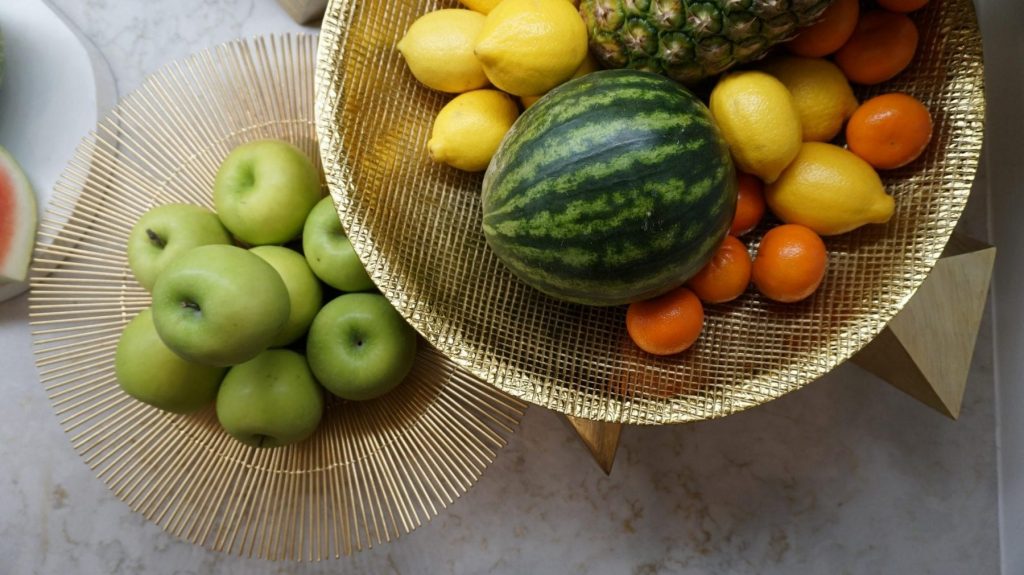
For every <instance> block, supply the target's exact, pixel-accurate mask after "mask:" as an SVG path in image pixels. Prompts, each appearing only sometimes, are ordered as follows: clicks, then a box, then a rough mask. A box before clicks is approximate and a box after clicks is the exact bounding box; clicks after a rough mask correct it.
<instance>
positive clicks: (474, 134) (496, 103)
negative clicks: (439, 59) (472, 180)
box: [427, 90, 519, 172]
mask: <svg viewBox="0 0 1024 575" xmlns="http://www.w3.org/2000/svg"><path fill="white" fill-rule="evenodd" d="M518 115H519V107H518V106H516V102H515V100H513V99H512V98H511V96H509V95H508V94H505V93H504V92H499V91H498V90H473V91H472V92H466V93H465V94H460V95H458V96H456V97H455V99H453V100H452V101H451V102H448V104H447V105H445V107H443V108H441V111H440V112H438V114H437V118H436V119H435V120H434V129H433V132H432V133H431V135H430V141H429V142H427V151H428V152H429V153H430V157H431V158H433V159H434V160H435V161H437V162H444V163H446V164H448V165H449V166H452V167H455V168H458V169H460V170H466V171H467V172H479V171H481V170H484V169H486V168H487V164H488V163H490V161H491V156H493V155H494V152H496V151H497V150H498V144H500V143H501V139H502V138H504V137H505V133H506V132H508V130H509V128H511V127H512V124H513V122H515V121H516V117H517V116H518Z"/></svg>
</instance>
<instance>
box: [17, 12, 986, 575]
mask: <svg viewBox="0 0 1024 575" xmlns="http://www.w3.org/2000/svg"><path fill="white" fill-rule="evenodd" d="M4 1H10V0H4ZM14 1H25V0H14ZM53 4H54V5H56V6H57V7H58V8H59V9H60V10H61V11H63V12H64V13H65V15H66V16H67V17H68V18H69V19H70V20H71V21H72V22H73V23H74V24H75V25H77V26H78V27H79V28H80V29H81V30H82V31H83V32H84V34H85V36H86V37H88V38H89V39H90V40H91V41H92V42H93V43H94V44H95V45H96V47H98V49H99V51H100V52H101V53H102V54H103V55H104V57H105V58H106V59H107V60H108V62H109V64H110V67H111V69H112V71H113V74H114V77H115V79H116V82H117V91H118V93H119V94H120V95H122V96H123V95H125V94H128V93H129V92H131V91H132V90H133V89H135V88H136V87H138V86H139V84H140V83H141V82H142V81H143V79H144V78H145V77H146V76H147V75H148V74H150V73H152V72H153V71H155V70H157V69H158V68H159V67H160V66H161V65H163V64H166V63H169V62H171V61H174V60H177V59H180V58H182V57H184V56H187V55H188V54H191V53H193V52H195V51H197V50H199V49H201V48H204V47H208V46H211V45H214V44H217V43H220V42H224V41H227V40H230V39H233V38H236V37H239V36H248V35H253V34H258V33H265V32H283V31H301V30H307V31H314V30H312V29H303V28H301V27H299V26H296V25H295V24H293V23H291V21H290V20H288V18H287V16H286V15H285V14H284V13H283V11H281V9H280V8H278V6H277V5H276V3H275V2H274V1H273V0H149V1H146V2H134V1H131V0H53ZM985 183H986V182H985V176H984V173H982V174H981V175H980V177H979V182H978V186H976V189H977V190H978V193H976V194H975V195H974V197H973V198H972V201H971V203H970V205H969V208H968V215H967V217H966V218H965V222H964V223H965V228H966V231H968V232H969V233H972V234H973V235H975V236H979V237H985V236H986V235H987V233H986V227H985V222H986V210H987V206H986V196H985V194H984V193H983V190H985ZM26 317H27V301H26V298H25V297H24V296H23V297H20V298H17V299H15V300H12V301H10V302H7V303H5V304H0V325H4V324H10V322H24V321H26V320H25V318H26ZM0 366H3V370H2V374H0V382H2V383H3V385H4V387H5V388H6V389H5V392H4V393H5V396H4V397H5V401H3V402H0V490H2V493H3V495H2V496H0V573H2V574H11V575H20V574H29V573H33V574H34V573H39V574H50V573H82V574H94V573H95V574H101V573H103V574H121V573H125V574H129V573H130V574H141V573H181V574H186V573H196V574H213V573H217V574H222V573H223V574H231V573H245V574H256V573H293V572H313V573H319V572H324V573H326V572H338V571H348V572H357V573H364V572H365V573H405V574H414V573H431V574H441V573H483V572H487V573H564V572H569V573H594V574H601V573H612V574H620V573H634V574H653V573H684V574H698V573H699V574H708V573H711V574H731V573H763V574H786V575H794V574H805V573H806V574H817V573H836V574H840V573H843V574H846V573H850V574H860V573H865V574H867V573H870V574H877V573H900V574H907V575H910V574H925V573H932V574H950V575H954V574H966V573H970V574H972V575H985V574H996V573H999V532H998V512H997V505H998V502H997V475H996V444H995V434H994V429H995V404H994V398H993V390H994V383H993V370H992V338H991V324H990V321H989V319H988V318H987V317H986V320H985V322H984V323H983V325H982V327H981V337H980V339H979V343H978V347H977V352H976V354H975V357H974V364H973V368H972V370H971V375H970V384H969V386H968V388H967V392H966V397H965V400H964V408H963V412H962V416H961V418H960V420H959V421H958V422H952V421H950V420H948V419H946V418H944V417H942V416H940V415H938V414H937V413H935V412H932V411H930V410H929V409H927V408H925V407H923V406H921V405H919V404H917V403H916V402H915V401H914V400H911V399H910V398H908V397H906V396H904V395H902V394H901V393H900V392H898V391H896V390H895V389H893V388H890V387H889V386H887V385H886V384H884V383H883V382H881V381H879V380H877V379H875V378H874V377H873V376H870V375H868V374H866V373H865V372H863V371H861V370H859V369H858V368H856V367H854V366H852V365H846V366H843V367H841V368H840V369H838V370H836V371H835V372H834V373H832V374H830V375H829V376H827V377H825V378H824V379H822V380H820V381H818V382H816V383H814V384H813V385H810V386H809V387H807V388H806V389H804V390H802V391H800V392H797V393H794V394H791V395H789V396H787V397H784V398H782V399H780V400H778V401H775V402H773V403H770V404H768V405H766V406H763V407H761V408H758V409H755V410H752V411H749V412H745V413H741V414H739V415H736V416H733V417H730V418H727V419H724V420H720V421H714V422H707V423H701V424H694V425H686V426H675V427H662V428H627V429H626V430H625V431H624V432H623V437H622V444H621V448H620V451H619V455H618V459H617V461H616V464H615V468H614V470H613V472H612V474H611V476H610V477H605V476H604V475H603V474H602V473H601V472H600V471H599V470H598V468H597V466H596V465H595V464H594V463H593V462H592V461H591V459H590V457H589V455H588V453H587V452H586V450H585V448H583V446H582V444H581V443H580V442H579V441H578V440H577V439H576V437H575V436H574V434H573V432H572V431H571V429H570V428H569V426H568V425H567V424H566V423H565V422H564V420H563V419H562V418H561V417H559V416H557V415H555V414H553V413H550V412H546V411H544V410H542V409H537V408H534V409H531V410H530V411H529V412H528V413H527V416H526V417H525V418H524V420H523V423H522V426H521V428H520V430H519V431H518V432H517V433H516V435H515V436H514V437H513V438H512V441H511V443H510V445H509V446H508V448H507V449H505V450H504V451H502V452H501V453H500V454H499V457H498V459H497V461H496V462H495V463H494V464H493V465H492V467H491V468H490V469H489V470H488V471H487V472H486V473H485V474H484V476H483V477H482V479H481V480H480V482H479V483H478V484H477V485H476V486H475V487H474V488H473V489H472V490H470V491H469V493H468V494H466V495H465V496H463V497H462V498H461V499H460V500H458V501H457V502H456V503H455V504H454V505H452V506H451V507H449V509H447V510H445V511H443V512H442V513H441V514H440V515H439V516H438V517H437V518H435V519H434V520H433V521H432V522H431V523H429V524H427V525H425V526H423V527H421V528H419V529H418V530H416V531H414V532H413V533H411V534H409V535H407V536H403V537H402V538H401V539H399V540H397V541H394V542H392V543H390V544H387V545H382V546H378V547H377V548H374V549H372V550H369V551H364V552H362V553H357V554H356V555H354V556H352V557H347V558H345V557H343V558H341V559H338V560H332V561H326V562H321V563H317V564H308V565H300V564H294V563H288V564H274V563H268V562H263V561H257V560H252V559H245V558H238V557H234V556H227V555H223V554H218V553H214V552H211V551H207V550H205V549H202V548H199V547H196V546H193V545H191V544H189V543H186V542H182V541H179V540H177V539H175V538H173V537H171V536H170V535H168V534H166V533H164V532H163V531H162V530H161V529H160V528H159V527H157V526H156V525H154V524H152V523H149V522H148V521H146V520H145V519H144V518H143V517H141V516H140V515H137V514H135V513H133V512H132V511H131V510H130V509H129V508H128V507H127V505H125V504H124V503H122V502H121V501H120V500H118V499H117V498H116V497H115V496H114V495H113V494H112V493H110V492H109V491H108V490H107V489H106V487H105V486H104V485H103V484H102V483H101V482H100V481H99V480H97V479H95V478H94V476H93V474H92V472H91V471H90V470H89V468H88V467H86V465H85V464H84V463H83V462H82V461H81V459H80V458H79V457H78V456H77V455H76V454H75V452H74V451H73V450H72V449H71V447H70V444H69V442H68V440H67V438H66V436H65V435H64V433H63V432H62V431H61V429H60V427H59V425H58V423H57V418H56V417H55V416H54V413H53V411H52V410H51V408H50V405H49V403H48V401H47V399H46V396H45V393H44V391H43V389H42V387H41V386H40V384H39V382H38V376H37V375H36V372H35V370H34V368H33V367H32V366H31V342H30V341H28V339H27V338H25V339H24V340H20V341H17V342H15V343H14V344H13V345H10V346H8V347H6V348H4V349H0Z"/></svg>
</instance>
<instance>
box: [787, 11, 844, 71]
mask: <svg viewBox="0 0 1024 575" xmlns="http://www.w3.org/2000/svg"><path fill="white" fill-rule="evenodd" d="M858 16H860V1H859V0H836V1H835V2H833V3H832V5H830V6H829V7H828V8H826V9H825V11H824V12H823V13H822V14H821V18H820V19H819V20H818V21H817V22H815V23H814V24H811V25H810V26H808V27H807V28H804V29H803V30H800V33H799V34H798V35H797V37H796V38H793V39H792V40H790V41H789V42H786V48H787V49H788V50H789V51H790V52H792V53H794V54H796V55H797V56H805V57H807V58H821V57H822V56H828V55H829V54H832V53H833V52H835V51H836V50H838V49H840V48H842V46H843V44H845V43H846V41H847V40H849V39H850V36H851V35H852V34H853V30H854V28H856V27H857V17H858Z"/></svg>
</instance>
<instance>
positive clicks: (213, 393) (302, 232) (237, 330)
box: [114, 140, 417, 447]
mask: <svg viewBox="0 0 1024 575" xmlns="http://www.w3.org/2000/svg"><path fill="white" fill-rule="evenodd" d="M213 203H214V208H215V210H216V213H215V212H212V211H210V210H208V209H206V208H202V207H199V206H194V205H185V204H167V205H162V206H158V207H155V208H153V209H151V210H149V211H147V212H146V213H145V214H143V215H142V217H140V218H139V220H138V222H137V223H136V224H135V226H134V227H133V228H132V230H131V232H130V234H129V237H128V248H127V252H128V265H129V267H130V268H131V270H132V273H133V274H134V276H135V278H136V280H137V281H138V282H139V284H140V285H141V286H143V287H144V288H145V289H147V290H149V291H150V292H151V293H152V296H153V303H152V307H151V308H149V309H146V310H144V311H142V312H141V313H139V315H138V316H136V317H135V318H134V319H133V320H132V321H131V322H130V323H129V324H128V325H127V326H126V327H125V330H124V332H123V334H122V335H121V339H120V340H119V341H118V344H117V351H116V356H115V362H114V370H115V374H116V376H117V381H118V383H119V384H120V386H121V388H122V389H123V390H124V391H125V392H126V393H128V394H129V395H131V396H132V397H134V398H136V399H138V400H140V401H143V402H145V403H148V404H150V405H153V406H155V407H158V408H160V409H164V410H167V411H171V412H175V413H188V412H191V411H195V410H197V409H199V408H201V407H203V406H206V405H208V404H209V403H210V402H211V401H216V411H217V418H218V420H219V421H220V424H221V426H223V427H224V430H225V431H227V432H228V433H229V434H231V435H232V436H233V437H235V438H236V439H238V440H239V441H242V442H243V443H246V444H248V445H253V446H259V447H275V446H280V445H287V444H290V443H296V442H299V441H302V440H303V439H305V438H307V437H309V436H310V435H311V434H312V433H313V432H314V431H315V430H316V427H317V426H318V425H319V423H320V419H321V417H322V415H323V406H324V395H323V391H322V388H326V389H327V391H329V392H331V393H332V394H334V395H336V396H338V397H340V398H342V399H346V400H356V401H359V400H367V399H372V398H375V397H378V396H380V395H383V394H384V393H387V392H388V391H390V390H391V389H393V388H394V387H395V386H397V385H398V384H399V383H401V381H402V380H403V379H404V378H405V376H406V375H407V374H408V373H409V370H410V369H411V368H412V364H413V360H414V357H415V355H416V342H417V338H416V332H415V331H414V330H413V329H412V328H411V327H410V326H409V325H408V324H407V323H406V322H405V321H404V320H403V319H402V317H401V316H400V315H399V314H398V312H397V311H395V309H394V308H393V307H392V306H391V304H390V303H389V302H388V301H387V300H386V299H385V298H384V296H382V295H380V294H379V293H375V289H376V288H375V286H374V284H373V282H372V281H371V280H370V277H369V276H368V275H367V273H366V270H365V269H364V268H363V266H362V263H361V262H360V261H359V258H358V256H356V254H355V251H354V250H353V249H352V243H351V242H350V241H349V239H348V237H347V236H346V235H345V232H344V230H343V229H342V226H341V223H340V221H339V220H338V215H337V213H336V212H335V209H334V204H333V203H332V201H331V198H330V197H322V193H321V187H320V175H319V173H318V172H317V170H316V168H315V166H314V165H313V163H312V162H311V161H310V159H309V157H307V156H306V155H305V154H303V153H302V151H301V150H299V149H298V148H295V147H294V146H292V145H291V144H288V143H287V142H282V141H279V140H260V141H256V142H250V143H247V144H243V145H241V146H239V147H237V148H235V149H234V150H233V151H232V152H231V153H230V154H229V155H228V156H227V158H225V160H224V161H223V163H222V164H221V166H220V169H219V171H218V173H217V178H216V180H215V182H214V188H213ZM300 237H301V243H300V242H299V239H300ZM243 246H245V247H243ZM333 292H338V293H337V295H335V294H334V293H333ZM327 293H331V294H332V297H330V298H329V299H330V301H328V302H327V303H326V304H324V300H325V294H327Z"/></svg>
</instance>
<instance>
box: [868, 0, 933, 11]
mask: <svg viewBox="0 0 1024 575" xmlns="http://www.w3.org/2000/svg"><path fill="white" fill-rule="evenodd" d="M926 4H928V0H878V5H879V6H881V7H882V8H885V9H886V10H892V11H893V12H903V13H907V12H913V11H914V10H920V9H921V8H924V7H925V5H926Z"/></svg>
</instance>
